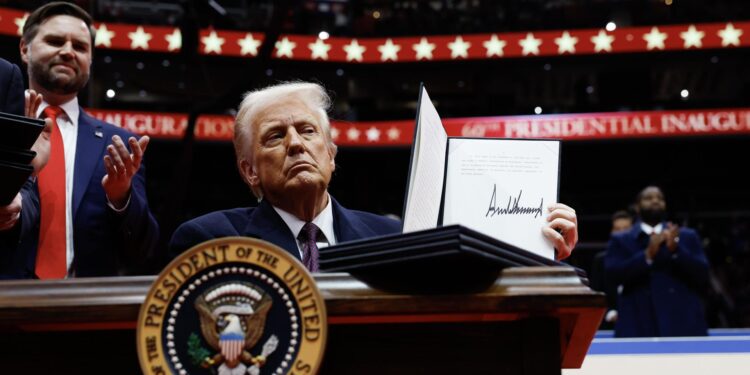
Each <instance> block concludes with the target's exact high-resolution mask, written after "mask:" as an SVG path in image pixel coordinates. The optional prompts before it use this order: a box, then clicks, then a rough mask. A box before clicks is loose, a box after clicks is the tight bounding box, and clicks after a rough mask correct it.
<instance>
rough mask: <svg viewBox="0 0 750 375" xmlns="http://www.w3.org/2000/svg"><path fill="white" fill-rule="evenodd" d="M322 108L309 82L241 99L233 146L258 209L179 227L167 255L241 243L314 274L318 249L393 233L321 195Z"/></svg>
mask: <svg viewBox="0 0 750 375" xmlns="http://www.w3.org/2000/svg"><path fill="white" fill-rule="evenodd" d="M329 105H330V99H329V97H328V95H327V94H326V92H325V90H324V89H323V87H321V86H320V85H317V84H313V83H287V84H281V85H277V86H271V87H268V88H265V89H262V90H258V91H254V92H251V93H248V94H247V95H246V96H245V99H244V100H243V101H242V103H241V104H240V108H239V111H238V114H237V119H236V124H235V134H234V146H235V151H236V154H237V166H238V168H239V171H240V175H241V176H242V178H243V180H244V181H245V182H246V183H247V185H248V186H249V187H250V189H251V190H252V191H253V193H254V194H255V195H256V197H258V198H259V199H260V203H259V205H258V207H256V208H237V209H231V210H225V211H218V212H213V213H210V214H208V215H205V216H202V217H198V218H196V219H193V220H190V221H188V222H186V223H184V224H182V225H181V226H180V227H179V228H177V230H176V231H175V233H174V235H173V236H172V240H171V241H170V245H169V247H170V253H171V254H172V255H173V256H175V255H177V254H179V253H180V252H182V251H184V250H186V249H188V248H190V247H192V246H194V245H197V244H199V243H201V242H204V241H207V240H210V239H213V238H219V237H226V236H248V237H256V238H260V239H263V240H266V241H269V242H271V243H273V244H275V245H277V246H279V247H281V248H283V249H284V250H286V251H288V252H289V253H291V254H292V255H293V256H295V257H297V258H298V259H300V260H302V262H303V263H304V264H305V266H307V267H308V269H310V270H311V271H317V270H318V263H317V262H318V253H317V250H318V246H324V245H332V244H335V243H339V242H345V241H352V240H357V239H362V238H368V237H374V236H379V235H385V234H391V233H398V232H400V231H401V224H400V222H398V221H396V220H393V219H389V218H385V217H381V216H377V215H373V214H369V213H366V212H361V211H354V210H349V209H346V208H344V207H342V206H341V205H340V204H339V203H338V202H337V201H336V200H335V199H333V197H331V196H330V195H329V194H328V191H327V189H328V184H329V183H330V180H331V175H332V174H333V171H334V169H335V162H334V157H335V155H336V145H335V144H334V143H333V141H332V139H331V134H330V124H329V121H328V116H327V114H326V110H327V108H328V106H329Z"/></svg>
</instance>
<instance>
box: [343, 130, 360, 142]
mask: <svg viewBox="0 0 750 375" xmlns="http://www.w3.org/2000/svg"><path fill="white" fill-rule="evenodd" d="M359 133H360V131H359V130H357V128H349V130H347V131H346V138H348V139H349V140H350V141H357V140H359Z"/></svg>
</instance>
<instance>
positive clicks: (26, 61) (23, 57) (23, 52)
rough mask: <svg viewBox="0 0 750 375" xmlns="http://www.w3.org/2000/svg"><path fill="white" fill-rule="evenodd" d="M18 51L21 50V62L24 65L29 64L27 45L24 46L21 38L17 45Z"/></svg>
mask: <svg viewBox="0 0 750 375" xmlns="http://www.w3.org/2000/svg"><path fill="white" fill-rule="evenodd" d="M18 46H19V49H20V50H21V60H23V62H24V64H26V65H28V64H29V45H28V44H26V42H25V41H24V40H23V38H21V43H19V45H18Z"/></svg>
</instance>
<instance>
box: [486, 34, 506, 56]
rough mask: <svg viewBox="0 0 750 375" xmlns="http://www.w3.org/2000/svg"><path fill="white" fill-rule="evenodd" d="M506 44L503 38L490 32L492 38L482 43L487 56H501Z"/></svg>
mask: <svg viewBox="0 0 750 375" xmlns="http://www.w3.org/2000/svg"><path fill="white" fill-rule="evenodd" d="M506 44H507V43H505V41H504V40H500V39H498V38H497V35H495V34H492V38H490V39H489V40H487V41H485V42H483V43H482V45H483V46H484V48H485V49H486V50H487V57H492V56H502V55H503V48H505V45H506Z"/></svg>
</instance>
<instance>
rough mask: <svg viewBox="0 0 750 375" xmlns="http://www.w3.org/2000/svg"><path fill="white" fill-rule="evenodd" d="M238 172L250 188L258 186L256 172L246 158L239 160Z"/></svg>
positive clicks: (258, 181) (258, 180)
mask: <svg viewBox="0 0 750 375" xmlns="http://www.w3.org/2000/svg"><path fill="white" fill-rule="evenodd" d="M240 173H241V174H242V179H243V180H245V183H246V184H248V185H250V187H251V188H257V187H259V186H260V178H259V177H258V173H256V171H255V168H253V165H252V164H251V163H249V162H248V161H247V160H246V159H242V160H241V161H240Z"/></svg>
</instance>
